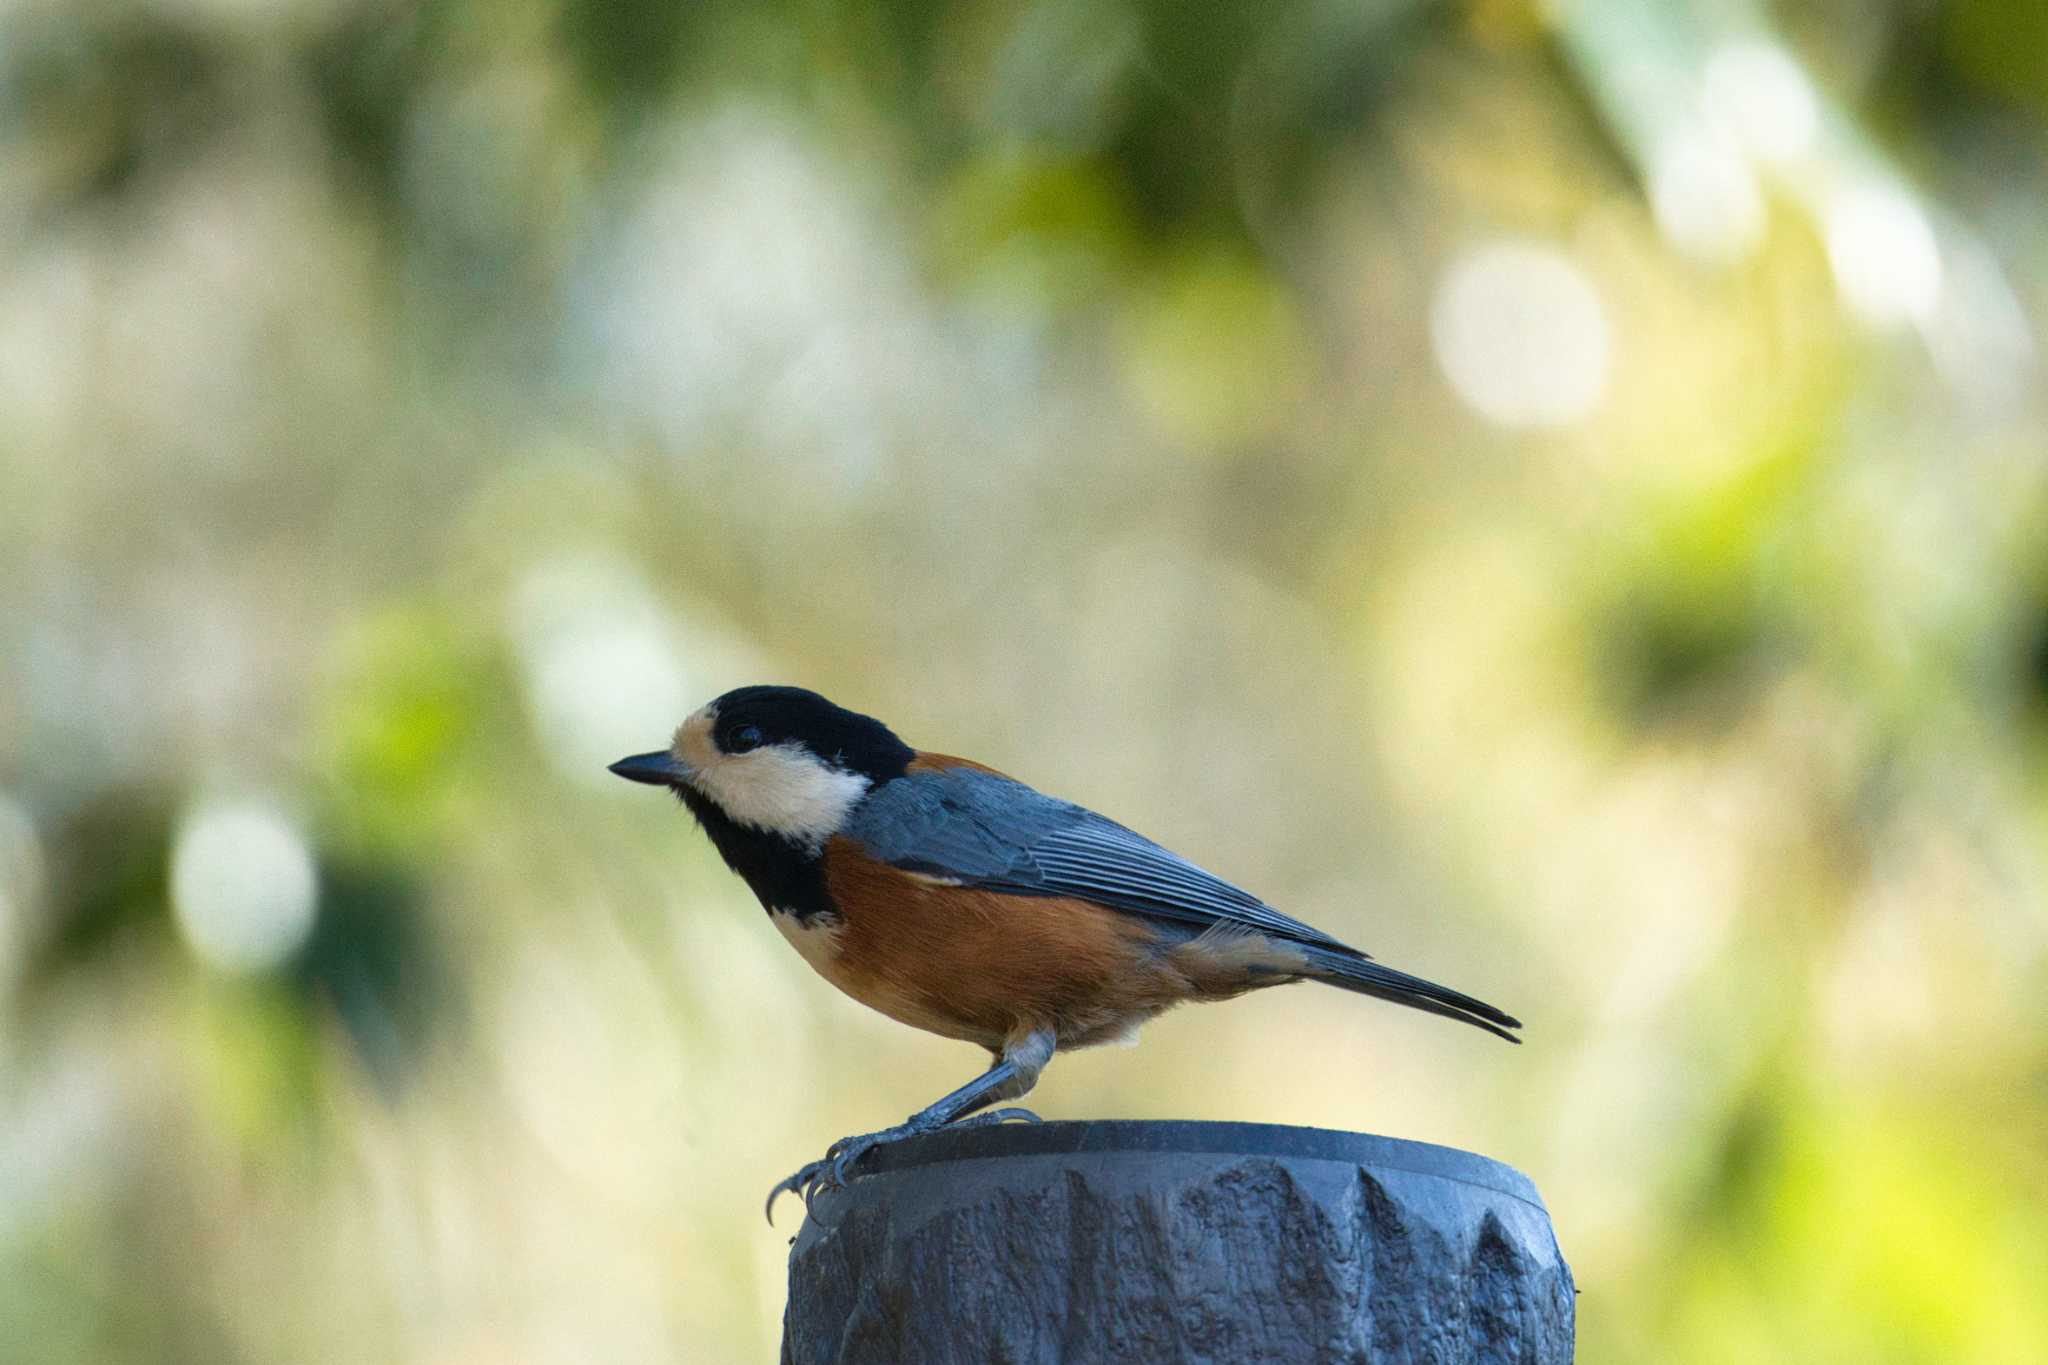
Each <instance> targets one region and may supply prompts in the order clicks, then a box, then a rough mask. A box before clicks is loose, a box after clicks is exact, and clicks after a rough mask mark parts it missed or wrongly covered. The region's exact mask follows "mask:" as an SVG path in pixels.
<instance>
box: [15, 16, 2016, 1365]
mask: <svg viewBox="0 0 2048 1365" xmlns="http://www.w3.org/2000/svg"><path fill="white" fill-rule="evenodd" d="M2043 22H2044V21H2043V18H2042V10H2041V7H2040V6H2039V5H2038V4H2033V3H2024V2H2023V0H1969V2H1968V3H1957V4H1950V5H1943V6H1938V7H1933V8H1930V7H1927V6H1923V5H1918V4H1908V3H1904V2H1903V0H1887V2H1886V3H1879V4H1863V3H1855V4H1852V3H1847V2H1846V0H1800V2H1799V3H1791V4H1784V5H1779V6H1775V7H1769V8H1766V7H1761V6H1755V5H1750V4H1713V5H1708V4H1689V3H1679V2H1678V0H1664V2H1663V3H1656V4H1634V3H1622V2H1621V0H1571V3H1564V4H1558V5H1542V6H1539V5H1534V4H1530V3H1527V2H1526V0H1472V2H1471V3H1457V4H1434V3H1419V2H1418V0H1370V2H1369V3H1363V4H1359V3H1351V4H1343V5H1336V4H1325V3H1320V0H1286V3H1280V4H1263V5H1251V4H1208V5H1198V6H1192V7H1190V6H1186V5H1170V4H1163V3H1154V2H1153V0H1108V2H1107V3H1105V2H1102V0H1095V2H1088V0H1001V2H999V3H962V2H960V0H864V2H863V3H853V4H846V5H838V6H820V5H815V4H793V3H787V2H786V0H777V2H776V3H768V4H733V3H709V4H696V5H677V4H657V3H646V2H645V0H513V2H512V3H484V2H483V0H285V2H282V3H274V4H263V3H249V2H248V0H197V2H194V0H185V2H184V3H178V4H167V3H159V2H158V0H66V3H42V2H38V0H30V2H29V3H20V4H15V5H13V6H10V7H7V8H6V9H4V10H0V250H4V251H5V253H6V258H7V268H6V269H5V270H4V271H0V658H4V659H5V660H6V661H7V663H8V666H7V667H6V668H0V1020H4V1025H0V1358H5V1359H7V1360H13V1359H16V1358H19V1359H22V1360H34V1361H38V1362H52V1363H53V1365H61V1363H62V1362H72V1361H75V1362H81V1363H82V1362H94V1365H103V1363H105V1362H120V1361H136V1362H143V1361H147V1362H162V1361H182V1360H193V1361H207V1362H217V1361H232V1360H245V1359H246V1360H252V1361H253V1360H263V1361H268V1360H298V1359H307V1360H323V1361H325V1360H337V1361H341V1360H358V1359H361V1360H392V1359H404V1360H417V1361H424V1362H447V1363H448V1365H457V1363H458V1362H472V1361H501V1360H522V1361H550V1360H565V1361H566V1360H579V1361H580V1360H592V1359H596V1360H606V1361H617V1362H630V1361H637V1360H645V1361H669V1360H675V1359H691V1360H728V1359H730V1360H743V1359H758V1358H763V1357H766V1356H769V1355H771V1354H772V1353H773V1350H774V1343H775V1338H776V1322H777V1316H778V1314H779V1311H780V1306H781V1300H782V1292H783V1289H782V1282H781V1278H780V1276H781V1265H782V1261H781V1256H782V1252H783V1250H784V1244H783V1241H782V1239H781V1237H779V1236H776V1235H770V1234H767V1233H765V1232H764V1231H763V1230H762V1229H761V1228H760V1227H759V1225H758V1222H757V1221H756V1216H755V1215H756V1209H757V1199H756V1195H757V1194H758V1192H760V1191H762V1190H765V1189H766V1187H767V1186H768V1185H769V1184H770V1183H771V1182H772V1181H773V1180H775V1179H777V1178H779V1177H780V1176H781V1175H783V1174H785V1173H786V1172H787V1170H788V1169H790V1168H792V1167H793V1166H795V1165H796V1164H797V1163H799V1162H800V1161H801V1160H803V1159H806V1158H808V1157H809V1156H811V1155H813V1154H814V1153H815V1151H816V1150H817V1149H819V1148H820V1147H821V1146H822V1145H823V1144H824V1143H825V1142H826V1141H828V1140H829V1139H830V1138H832V1137H834V1136H836V1135H838V1134H839V1133H841V1132H845V1131H854V1130H861V1129H866V1128H870V1127H873V1126H876V1125H878V1124H880V1123H883V1122H885V1121H888V1120H890V1119H892V1118H894V1117H895V1116H897V1115H899V1114H900V1113H902V1112H907V1111H908V1110H909V1109H911V1108H914V1107H916V1106H917V1105H919V1104H922V1103H923V1102H925V1101H926V1100H928V1099H929V1098H930V1097H931V1095H932V1094H935V1093H938V1092H939V1091H940V1090H941V1089H944V1088H947V1087H948V1086H950V1085H952V1084H954V1083H957V1081H958V1080H960V1079H962V1078H963V1077H964V1075H965V1074H966V1073H967V1072H968V1071H969V1070H971V1069H972V1068H973V1067H974V1066H975V1065H976V1063H975V1061H974V1059H973V1058H972V1057H970V1056H965V1055H962V1050H961V1049H959V1048H957V1047H955V1046H954V1045H951V1044H947V1043H944V1042H942V1041H940V1040H936V1039H930V1038H924V1037H921V1036H917V1035H912V1034H910V1033H908V1032H907V1031H904V1030H902V1029H900V1028H897V1027H896V1026H894V1025H891V1024H888V1023H887V1022H886V1021H883V1020H880V1019H879V1018H876V1017H874V1016H869V1015H864V1014H862V1013H861V1012H860V1011H859V1010H858V1009H857V1007H855V1006H853V1005H851V1004H850V1003H849V1002H847V1001H844V1000H842V999H840V998H838V997H837V996H834V995H832V994H831V993H830V992H829V990H828V989H827V988H826V987H825V986H824V985H823V984H822V983H820V982H819V981H817V980H816V979H815V978H814V977H812V976H811V975H810V974H809V973H808V971H807V969H805V968H804V966H803V965H802V963H801V962H800V961H798V960H797V959H796V958H795V956H794V955H793V954H790V953H788V952H787V950H786V948H785V947H784V945H783V944H782V943H781V942H780V940H779V939H778V938H777V937H776V936H775V935H774V934H773V933H772V932H771V931H770V929H769V928H768V926H766V925H765V924H764V923H763V922H762V917H761V916H760V914H759V912H758V910H756V909H755V908H754V907H752V905H751V904H750V903H749V902H748V900H747V897H746V894H745V892H744V890H743V889H742V888H741V887H740V886H739V885H738V884H737V883H736V882H734V881H733V880H732V879H731V878H729V877H728V876H726V874H725V873H724V872H723V870H722V869H721V868H719V867H718V866H716V865H715V862H714V860H713V859H712V857H711V856H710V854H709V852H708V850H707V849H706V848H705V847H704V846H703V845H702V841H701V840H699V839H697V838H696V837H694V835H693V834H692V833H691V831H690V829H689V827H688V824H687V821H686V819H685V818H684V817H683V816H682V814H681V813H680V812H679V811H678V810H677V809H676V808H674V807H673V805H672V804H671V803H667V802H662V801H658V800H655V799H653V798H651V797H650V796H649V795H648V794H647V793H646V792H644V791H640V790H637V789H631V788H627V787H625V785H624V784H620V783H616V782H613V781H611V780H610V779H609V778H608V777H607V776H606V775H605V774H604V772H603V765H604V764H605V763H606V762H607V761H609V760H610V759H612V758H615V757H618V756H619V755H621V754H624V753H627V752H630V751H636V750H641V749H645V748H648V747H651V746H653V745H655V744H658V743H660V742H661V740H662V738H663V736H664V734H665V733H666V730H667V728H668V727H669V726H670V725H672V724H673V723H674V722H675V721H676V720H677V719H679V718H680V717H681V715H682V714H683V713H684V712H685V711H687V710H688V709H689V708H690V707H692V706H694V705H696V704H697V703H699V702H701V701H703V700H705V699H707V698H708V697H710V696H712V695H715V694H716V693H717V692H719V691H721V690H723V689H725V688H726V687H730V686H733V685H736V684H739V683H742V682H749V681H770V680H787V681H797V682H803V683H807V684H809V685H812V686H815V687H818V688H820V689H821V690H824V691H826V692H828V693H829V694H832V695H834V696H836V697H839V698H841V699H843V700H845V701H847V702H849V703H850V704H853V705H856V706H859V707H861V708H863V709H867V710H871V711H873V712H875V713H878V714H881V715H883V716H885V717H887V718H889V719H890V720H891V721H892V722H895V723H896V724H897V725H898V726H899V728H900V729H901V730H902V731H903V732H904V733H905V735H906V736H907V737H908V738H910V739H911V740H912V741H913V742H917V743H920V744H924V745H928V746H930V747H934V748H939V749H944V750H950V751H955V752H965V753H972V754H975V755H977V756H978V757H982V758H984V759H986V760H988V761H991V762H993V763H996V764H997V765H999V766H1001V767H1004V768H1006V769H1008V770H1011V771H1014V772H1016V773H1018V774H1019V775H1020V776H1023V777H1025V778H1026V779H1028V780H1031V781H1033V782H1036V783H1038V784H1040V785H1043V786H1045V787H1048V788H1050V789H1052V790H1055V791H1058V792H1061V793H1063V794H1066V795H1070V796H1072V797H1075V798H1077V799H1080V800H1084V801H1087V802H1088V803H1090V804H1092V805H1095V806H1098V807H1100V808H1102V809H1104V810H1106V811H1108V812H1110V813H1111V814H1113V815H1116V816H1118V817H1119V818H1122V819H1125V820H1127V821H1129V822H1131V823H1134V824H1136V825H1139V826H1141V827H1143V828H1146V829H1147V830H1148V831H1151V832H1154V833H1156V834H1158V835H1159V836H1160V837H1162V838H1164V839H1166V840H1167V841H1168V842H1170V843H1172V844H1174V845H1176V846H1178V847H1182V848H1184V849H1186V850H1187V851H1188V852H1189V853H1191V854H1193V855H1194V856H1196V857H1197V858H1199V859H1200V860H1201V861H1203V862H1205V863H1206V864H1208V865H1211V866H1213V867H1215V868H1216V869H1217V870H1218V871H1219V872H1222V873H1225V874H1227V875H1230V876H1232V877H1234V878H1236V879H1238V880H1241V881H1243V882H1245V883H1246V884H1248V885H1250V886H1252V887H1253V888H1255V889H1257V890H1259V891H1260V892H1261V893H1262V894H1264V895H1266V896H1268V897H1269V898H1270V899H1272V900H1274V901H1275V902H1276V903H1277V904H1280V905H1282V906H1284V907H1285V908H1286V909H1288V910H1289V911H1290V912H1291V913H1297V914H1300V915H1302V916H1303V917H1305V918H1308V919H1310V920H1311V921H1313V922H1316V923H1318V924H1320V925H1324V926H1326V927H1328V928H1329V929H1331V930H1332V931H1334V932H1337V933H1339V934H1341V935H1344V936H1345V937H1347V938H1350V939H1352V940H1354V941H1357V942H1359V943H1361V944H1362V945H1364V946H1367V947H1369V948H1371V949H1373V950H1374V951H1375V952H1377V953H1379V954H1380V955H1382V956H1384V957H1386V958H1388V959H1389V960H1392V961H1394V962H1396V963H1399V964H1401V965H1404V966H1412V967H1414V968H1415V969H1416V970H1420V971H1423V972H1425V973H1428V974H1430V975H1433V976H1436V977H1438V978H1439V979H1444V980H1448V981H1451V982H1453V983H1455V984H1457V985H1458V986H1460V987H1463V988H1467V989H1471V990H1473V991H1475V992H1477V993H1478V994H1480V995H1482V996H1485V997H1487V998H1489V999H1498V1000H1499V1001H1501V1002H1502V1003H1503V1004H1504V1005H1506V1006H1508V1007H1510V1008H1512V1009H1514V1010H1515V1011H1516V1012H1517V1013H1518V1014H1521V1015H1522V1016H1523V1017H1524V1018H1525V1019H1527V1020H1528V1021H1529V1024H1530V1029H1529V1034H1530V1045H1529V1046H1528V1047H1526V1048H1524V1049H1520V1050H1519V1051H1517V1052H1514V1053H1510V1052H1509V1050H1508V1049H1492V1050H1489V1049H1486V1048H1484V1047H1481V1046H1477V1045H1476V1044H1475V1042H1474V1040H1473V1039H1470V1038H1466V1037H1462V1036H1446V1035H1449V1034H1452V1033H1453V1031H1452V1030H1448V1029H1444V1028H1440V1027H1437V1026H1436V1025H1435V1024H1434V1022H1433V1021H1429V1020H1426V1019H1406V1018H1402V1017H1399V1016H1398V1015H1396V1014H1395V1012H1392V1011H1385V1010H1377V1009H1373V1008H1369V1007H1362V1006H1360V1005H1359V1004H1358V1003H1357V1002H1356V1001H1353V1000H1350V999H1344V998H1335V996H1334V993H1328V992H1324V993H1314V992H1279V993H1274V994H1273V995H1269V996H1263V997H1259V998H1256V999H1253V1000H1248V1001H1245V1002H1243V1003H1241V1004H1238V1005H1235V1006H1233V1007H1232V1008H1231V1009H1229V1010H1215V1011H1191V1012H1189V1013H1188V1014H1187V1016H1186V1017H1176V1018H1172V1019H1169V1020H1165V1021H1162V1022H1161V1023H1159V1024H1158V1025H1156V1026H1154V1027H1153V1028H1152V1029H1150V1030H1148V1036H1147V1040H1146V1046H1145V1047H1144V1048H1143V1050H1141V1051H1140V1052H1137V1053H1135V1054H1132V1053H1123V1052H1115V1053H1109V1054H1099V1055H1098V1054H1084V1055H1082V1056H1077V1057H1073V1058H1067V1059H1062V1060H1061V1061H1060V1063H1059V1064H1058V1065H1057V1066H1055V1067H1054V1068H1052V1070H1051V1071H1050V1072H1049V1074H1048V1076H1047V1079H1046V1081H1045V1083H1044V1085H1043V1087H1042V1088H1041V1091H1040V1092H1039V1095H1038V1097H1037V1099H1038V1101H1039V1108H1040V1109H1041V1110H1042V1111H1043V1112H1046V1113H1048V1114H1054V1115H1059V1116H1147V1115H1156V1116H1172V1117H1216V1118H1241V1119H1266V1120H1273V1121H1284V1122H1297V1123H1315V1124H1325V1125H1332V1126H1350V1127H1359V1128H1365V1129H1371V1130H1377V1131H1383V1132H1391V1133H1396V1134H1400V1135H1403V1136H1410V1137H1417V1138H1423V1139H1428V1140H1434V1141H1441V1142H1447V1143H1453V1144H1456V1145H1462V1146H1468V1147H1472V1148H1476V1149H1478V1150H1482V1151H1486V1152H1489V1153H1491V1154H1493V1155H1496V1156H1499V1157H1501V1158H1503V1159H1505V1160H1508V1161H1510V1162H1513V1163H1514V1164H1516V1165H1517V1166H1520V1167H1521V1168H1523V1169H1525V1170H1527V1171H1529V1172H1530V1173H1531V1174H1532V1175H1533V1176H1534V1177H1535V1178H1536V1180H1537V1182H1538V1184H1539V1186H1540V1187H1541V1188H1542V1189H1543V1190H1544V1192H1545V1194H1546V1197H1547V1198H1548V1199H1549V1200H1550V1202H1551V1205H1552V1210H1553V1213H1554V1215H1555V1218H1556V1221H1557V1224H1558V1227H1559V1230H1560V1235H1561V1237H1562V1239H1563V1242H1564V1246H1565V1248H1566V1251H1567V1253H1568V1255H1569V1256H1570V1257H1571V1259H1572V1261H1573V1263H1574V1265H1575V1267H1576V1269H1577V1271H1578V1274H1579V1278H1580V1280H1581V1283H1582V1285H1583V1287H1584V1296H1583V1299H1582V1303H1581V1330H1582V1342H1583V1346H1584V1352H1585V1358H1586V1359H1588V1360H1589V1361H1604V1360H1651V1359H1654V1360H1673V1361H1687V1362H1702V1363H1706V1362H1714V1363H1718V1362H1747V1361H1755V1362H1766V1361H1771V1362H1775V1361H1781V1360H1787V1359H1797V1360H1819V1361H1843V1362H1858V1363H1859V1365H1861V1362H1869V1361H1884V1362H1893V1361H1896V1362H1902V1363H1903V1362H1941V1363H1942V1365H1949V1362H2019V1361H2031V1360H2034V1359H2037V1358H2039V1356H2040V1354H2041V1346H2040V1343H2041V1342H2043V1341H2048V1308H2044V1307H2043V1306H2042V1302H2041V1297H2040V1295H2039V1294H2038V1293H2037V1292H2035V1291H2034V1289H2033V1286H2034V1285H2036V1284H2037V1283H2039V1282H2040V1281H2041V1280H2042V1278H2043V1277H2044V1273H2048V1224H2044V1222H2043V1220H2042V1219H2041V1218H2040V1217H2039V1216H2038V1211H2039V1210H2040V1209H2041V1208H2042V1207H2044V1204H2048V1148H2044V1147H2043V1145H2042V1144H2041V1142H2040V1134H2041V1132H2042V1130H2043V1127H2044V1124H2048V1045H2044V1042H2043V1040H2044V1039H2048V1006H2044V1004H2043V1001H2044V1000H2048V991H2044V989H2043V987H2044V985H2048V980H2044V977H2048V967H2044V954H2048V915H2044V910H2043V907H2044V904H2048V553H2044V546H2048V534H2044V524H2048V516H2044V511H2048V467H2044V462H2043V461H2042V459H2041V452H2042V450H2043V449H2048V403H2044V398H2048V393H2044V386H2043V384H2042V382H2041V373H2040V360H2039V344H2040V335H2041V329H2042V324H2043V321H2044V320H2048V296H2044V294H2043V292H2042V283H2041V282H2042V281H2043V280H2044V279H2048V268H2044V267H2048V218H2044V216H2043V215H2042V214H2041V213H2040V203H2041V198H2042V195H2043V194H2044V193H2048V41H2044V39H2048V33H2044V29H2043ZM1326 996H1327V997H1331V998H1325V997H1326ZM1482 1041H1483V1040H1482Z"/></svg>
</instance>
